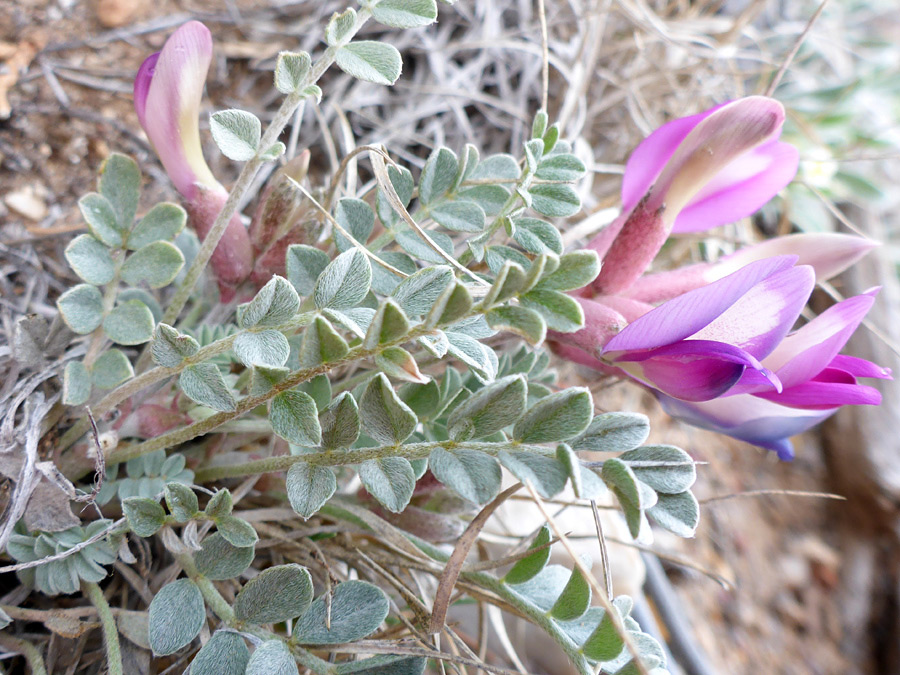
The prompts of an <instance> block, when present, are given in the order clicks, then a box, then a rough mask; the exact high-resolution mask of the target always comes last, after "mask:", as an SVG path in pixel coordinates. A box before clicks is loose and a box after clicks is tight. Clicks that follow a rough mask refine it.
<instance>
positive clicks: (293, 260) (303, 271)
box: [285, 244, 328, 295]
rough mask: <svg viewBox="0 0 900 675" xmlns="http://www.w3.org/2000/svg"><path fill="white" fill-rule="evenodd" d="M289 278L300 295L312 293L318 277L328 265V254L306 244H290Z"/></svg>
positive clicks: (288, 253) (287, 255)
mask: <svg viewBox="0 0 900 675" xmlns="http://www.w3.org/2000/svg"><path fill="white" fill-rule="evenodd" d="M285 262H286V265H285V268H286V272H287V278H288V280H289V281H290V282H291V284H293V286H294V288H296V289H297V292H298V293H299V294H300V295H311V294H312V292H313V290H314V289H315V287H316V279H318V278H319V275H320V274H322V270H324V269H325V267H327V265H328V254H327V253H325V251H322V250H320V249H317V248H313V247H312V246H306V245H305V244H292V245H290V246H288V250H287V254H286V257H285Z"/></svg>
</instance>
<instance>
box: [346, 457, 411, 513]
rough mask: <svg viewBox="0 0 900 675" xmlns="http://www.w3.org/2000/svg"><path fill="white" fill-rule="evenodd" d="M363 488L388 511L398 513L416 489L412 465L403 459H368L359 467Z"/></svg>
mask: <svg viewBox="0 0 900 675" xmlns="http://www.w3.org/2000/svg"><path fill="white" fill-rule="evenodd" d="M359 478H360V480H361V481H362V484H363V486H364V487H365V488H366V490H367V491H368V492H369V494H370V495H372V496H373V497H374V498H375V499H377V500H378V503H379V504H381V505H382V506H384V508H386V509H387V510H388V511H392V512H393V513H400V512H401V511H402V510H403V509H405V508H406V505H407V504H409V500H410V498H411V497H412V494H413V490H414V489H415V487H416V476H415V472H414V471H413V468H412V465H411V464H410V463H409V461H407V460H406V459H405V458H403V457H384V458H382V459H370V460H368V461H365V462H363V463H362V464H360V466H359Z"/></svg>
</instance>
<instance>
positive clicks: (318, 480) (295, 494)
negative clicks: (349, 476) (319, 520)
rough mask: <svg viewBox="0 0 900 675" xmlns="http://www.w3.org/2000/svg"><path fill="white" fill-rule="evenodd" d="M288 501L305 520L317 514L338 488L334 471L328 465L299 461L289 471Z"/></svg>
mask: <svg viewBox="0 0 900 675" xmlns="http://www.w3.org/2000/svg"><path fill="white" fill-rule="evenodd" d="M285 485H286V488H287V496H288V501H289V502H290V503H291V508H292V509H294V511H296V512H297V513H298V514H300V516H301V517H302V518H303V519H304V520H305V519H307V518H310V517H311V516H313V515H315V513H316V512H317V511H318V510H319V509H320V508H322V505H323V504H324V503H325V502H327V501H328V500H329V499H331V495H333V494H334V491H335V490H337V479H336V478H335V477H334V472H333V471H332V470H331V469H329V468H328V467H326V466H313V465H312V464H307V463H306V462H297V463H296V464H294V465H292V466H291V468H290V469H288V472H287V479H286V482H285Z"/></svg>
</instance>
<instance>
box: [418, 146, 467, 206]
mask: <svg viewBox="0 0 900 675" xmlns="http://www.w3.org/2000/svg"><path fill="white" fill-rule="evenodd" d="M458 170H459V161H458V160H457V159H456V153H455V152H453V151H452V150H451V149H450V148H445V147H441V148H436V149H435V150H434V152H432V153H431V155H430V156H429V157H428V160H427V161H426V162H425V166H424V167H422V175H421V176H419V201H420V202H422V204H425V205H428V204H430V203H431V202H433V201H435V200H436V199H439V198H440V197H442V196H443V195H444V194H445V193H446V192H447V190H449V189H450V188H451V187H452V186H453V181H454V180H455V178H456V174H457V171H458Z"/></svg>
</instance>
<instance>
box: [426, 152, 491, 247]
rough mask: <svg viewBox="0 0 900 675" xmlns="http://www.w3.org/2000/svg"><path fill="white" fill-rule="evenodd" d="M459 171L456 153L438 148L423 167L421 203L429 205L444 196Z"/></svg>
mask: <svg viewBox="0 0 900 675" xmlns="http://www.w3.org/2000/svg"><path fill="white" fill-rule="evenodd" d="M458 170H459V161H458V160H457V158H456V153H455V152H453V151H452V150H451V149H450V148H445V147H440V148H436V149H435V150H434V151H433V152H432V153H431V155H430V156H429V157H428V160H427V161H426V162H425V166H424V167H422V175H421V176H419V201H420V202H422V204H425V205H428V204H430V203H431V202H433V201H435V200H436V199H439V198H440V197H442V196H444V194H445V193H446V192H447V190H449V189H450V187H451V186H452V185H453V181H454V179H455V178H456V173H457V171H458ZM476 231H480V230H476Z"/></svg>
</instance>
